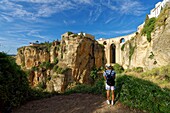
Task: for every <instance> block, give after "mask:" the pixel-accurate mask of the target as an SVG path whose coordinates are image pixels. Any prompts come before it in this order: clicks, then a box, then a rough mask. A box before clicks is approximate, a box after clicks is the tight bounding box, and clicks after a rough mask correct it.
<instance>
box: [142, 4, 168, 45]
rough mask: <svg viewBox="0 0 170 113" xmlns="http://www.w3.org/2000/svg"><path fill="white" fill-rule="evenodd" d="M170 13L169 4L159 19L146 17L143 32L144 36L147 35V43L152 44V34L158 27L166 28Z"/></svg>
mask: <svg viewBox="0 0 170 113" xmlns="http://www.w3.org/2000/svg"><path fill="white" fill-rule="evenodd" d="M169 12H170V5H169V4H167V5H166V7H165V8H163V9H162V11H161V13H160V15H159V16H158V18H154V17H153V18H150V19H149V17H148V15H147V16H146V19H145V25H144V28H143V30H142V35H147V41H148V42H151V33H152V32H153V31H154V30H155V28H156V27H159V28H160V27H161V26H163V27H165V22H166V20H167V18H168V16H169Z"/></svg>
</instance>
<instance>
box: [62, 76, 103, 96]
mask: <svg viewBox="0 0 170 113" xmlns="http://www.w3.org/2000/svg"><path fill="white" fill-rule="evenodd" d="M72 93H90V94H99V95H100V94H102V95H106V90H105V85H104V79H98V80H97V81H96V82H95V84H94V85H93V86H91V85H85V84H79V85H77V86H75V87H74V88H72V89H68V90H66V91H65V93H64V94H72Z"/></svg>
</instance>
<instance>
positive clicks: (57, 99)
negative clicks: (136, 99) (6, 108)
mask: <svg viewBox="0 0 170 113" xmlns="http://www.w3.org/2000/svg"><path fill="white" fill-rule="evenodd" d="M13 113H143V112H142V111H139V110H132V109H130V108H128V107H125V106H123V105H121V104H120V103H118V102H117V103H116V104H115V105H114V106H111V105H107V104H106V99H105V98H104V97H102V96H97V95H91V94H71V95H59V96H54V97H51V98H47V99H42V100H37V101H31V102H28V103H27V104H25V105H23V106H21V107H20V108H19V109H16V110H14V111H13Z"/></svg>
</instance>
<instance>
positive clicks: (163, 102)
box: [115, 75, 170, 113]
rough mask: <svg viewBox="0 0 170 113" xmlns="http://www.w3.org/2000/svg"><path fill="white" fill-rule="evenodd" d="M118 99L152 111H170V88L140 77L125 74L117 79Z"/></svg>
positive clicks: (131, 105) (129, 104) (162, 112)
mask: <svg viewBox="0 0 170 113" xmlns="http://www.w3.org/2000/svg"><path fill="white" fill-rule="evenodd" d="M116 86H117V89H116V91H115V93H116V95H117V96H116V97H117V98H116V99H119V101H120V102H122V103H123V104H125V105H128V106H130V107H133V108H137V109H141V110H145V111H149V112H152V113H168V112H169V111H170V107H168V106H169V105H170V90H169V89H161V88H160V87H158V86H157V85H156V84H154V83H152V82H149V81H146V80H142V79H139V78H135V77H131V76H126V75H123V76H121V77H119V78H118V79H117V82H116Z"/></svg>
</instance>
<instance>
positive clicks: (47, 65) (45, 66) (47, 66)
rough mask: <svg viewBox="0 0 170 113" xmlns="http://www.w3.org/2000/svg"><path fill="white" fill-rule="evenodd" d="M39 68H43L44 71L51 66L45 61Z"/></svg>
mask: <svg viewBox="0 0 170 113" xmlns="http://www.w3.org/2000/svg"><path fill="white" fill-rule="evenodd" d="M40 67H41V68H45V69H49V68H52V64H51V63H50V62H49V61H47V62H43V63H41V64H40Z"/></svg>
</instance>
